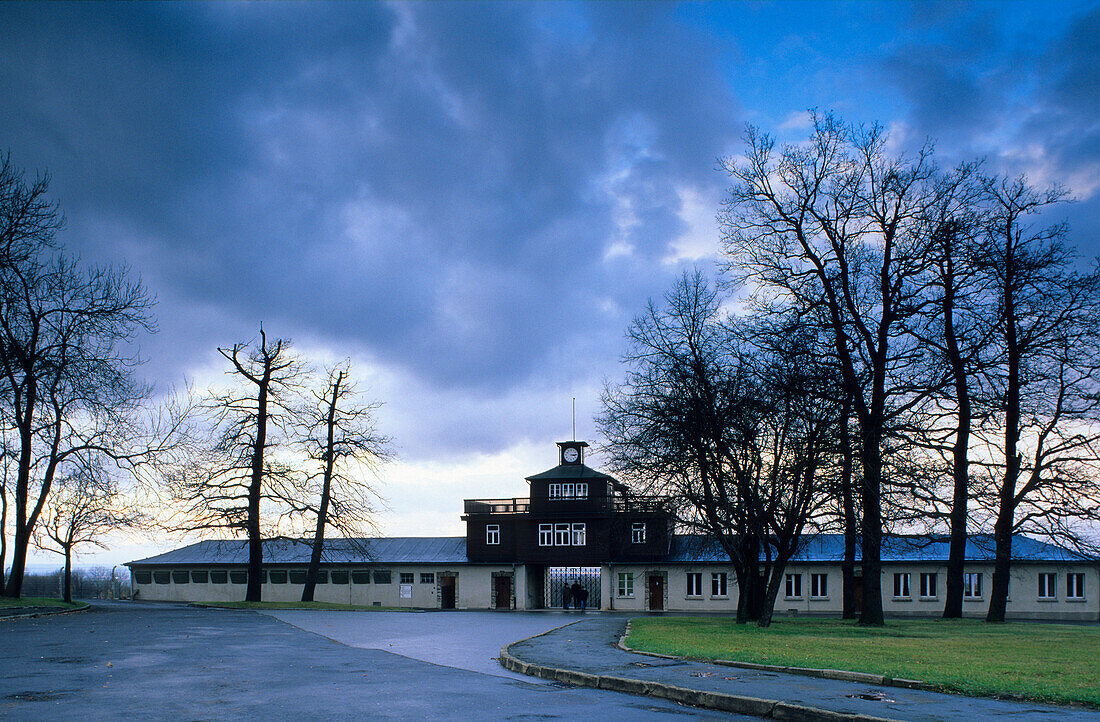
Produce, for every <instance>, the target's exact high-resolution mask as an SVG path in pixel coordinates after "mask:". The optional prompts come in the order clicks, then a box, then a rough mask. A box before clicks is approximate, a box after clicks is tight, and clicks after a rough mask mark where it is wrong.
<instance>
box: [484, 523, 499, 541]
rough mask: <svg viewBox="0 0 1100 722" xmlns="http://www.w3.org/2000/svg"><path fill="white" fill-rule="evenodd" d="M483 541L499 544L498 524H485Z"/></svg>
mask: <svg viewBox="0 0 1100 722" xmlns="http://www.w3.org/2000/svg"><path fill="white" fill-rule="evenodd" d="M485 543H486V544H500V524H486V525H485Z"/></svg>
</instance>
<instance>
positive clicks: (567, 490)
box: [561, 484, 577, 499]
mask: <svg viewBox="0 0 1100 722" xmlns="http://www.w3.org/2000/svg"><path fill="white" fill-rule="evenodd" d="M561 496H562V498H563V499H575V498H577V488H576V485H575V484H562V485H561Z"/></svg>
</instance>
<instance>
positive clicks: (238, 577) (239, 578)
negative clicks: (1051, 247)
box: [229, 570, 248, 584]
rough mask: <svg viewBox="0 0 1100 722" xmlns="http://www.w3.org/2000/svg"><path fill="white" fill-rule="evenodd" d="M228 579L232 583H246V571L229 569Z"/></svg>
mask: <svg viewBox="0 0 1100 722" xmlns="http://www.w3.org/2000/svg"><path fill="white" fill-rule="evenodd" d="M229 581H231V582H233V583H234V584H248V572H242V571H237V570H234V571H231V572H229Z"/></svg>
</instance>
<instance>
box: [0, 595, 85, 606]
mask: <svg viewBox="0 0 1100 722" xmlns="http://www.w3.org/2000/svg"><path fill="white" fill-rule="evenodd" d="M86 606H88V605H87V604H86V603H85V602H73V603H72V604H69V603H67V602H65V601H64V600H62V599H55V598H53V597H20V598H19V599H12V598H11V597H0V608H3V609H9V608H12V607H61V608H62V609H81V608H83V607H86Z"/></svg>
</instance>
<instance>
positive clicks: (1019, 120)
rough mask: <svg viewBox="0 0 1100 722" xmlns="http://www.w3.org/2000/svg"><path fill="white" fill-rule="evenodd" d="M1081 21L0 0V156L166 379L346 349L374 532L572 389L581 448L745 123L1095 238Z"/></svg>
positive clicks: (426, 504)
mask: <svg viewBox="0 0 1100 722" xmlns="http://www.w3.org/2000/svg"><path fill="white" fill-rule="evenodd" d="M1098 38H1100V5H1098V3H1096V2H1064V3H1025V2H1011V1H1009V2H989V3H973V4H965V3H957V2H950V3H933V2H921V3H914V4H907V3H901V2H891V3H883V4H872V3H869V2H859V3H804V2H797V3H759V2H752V3H748V2H746V3H736V4H719V3H701V4H672V3H657V4H643V3H597V4H586V3H535V2H531V3H523V4H519V3H516V4H510V3H487V4H479V3H474V2H463V3H454V4H450V3H442V2H437V3H424V4H419V3H363V4H350V3H336V4H331V5H328V4H320V3H309V4H294V3H278V4H276V3H248V4H244V3H242V4H235V3H216V4H197V3H172V4H163V5H161V4H152V3H150V4H110V5H98V4H85V3H81V4H62V3H51V4H38V3H34V4H27V5H23V4H19V3H3V4H0V149H8V150H10V152H11V154H12V160H13V161H14V162H15V163H16V164H17V165H19V166H22V167H24V168H27V169H29V170H31V171H32V172H33V171H35V170H43V169H48V170H49V172H50V173H51V174H52V175H53V184H52V187H51V190H52V194H53V196H54V197H55V198H56V199H57V200H58V201H59V202H60V203H61V204H62V206H63V208H64V211H65V214H66V217H67V219H68V223H67V227H66V229H65V230H64V231H63V234H62V238H61V240H62V241H63V243H64V244H65V245H66V246H67V248H68V249H69V250H70V251H72V252H75V253H78V254H79V255H80V256H81V257H82V258H83V259H84V260H85V261H87V262H88V263H95V264H127V265H129V266H130V267H132V269H133V270H134V271H135V272H136V273H137V274H139V275H140V277H141V278H142V280H143V281H144V282H145V284H146V285H147V286H148V287H149V288H150V290H151V291H152V292H153V293H154V294H156V296H157V298H158V299H159V303H158V307H157V316H158V319H159V326H160V330H159V333H157V334H156V335H154V336H150V337H146V338H143V339H141V348H142V355H143V356H144V357H145V358H146V360H147V362H146V364H145V366H144V367H142V371H141V372H142V373H143V374H145V375H146V376H148V378H149V379H150V380H152V381H154V382H155V383H156V384H157V387H158V389H160V390H165V389H168V388H170V387H172V386H178V385H180V384H182V383H183V382H184V381H185V380H186V379H189V380H192V381H193V382H194V383H196V384H197V385H199V386H200V387H202V386H205V385H207V384H210V383H217V382H218V381H220V379H221V374H222V372H223V370H224V363H223V362H222V361H223V360H222V359H221V357H220V356H218V355H217V352H216V347H217V346H218V345H226V344H232V343H233V342H236V341H243V340H247V339H249V338H251V337H252V336H254V335H255V333H256V330H257V327H258V325H259V323H260V322H261V321H262V322H263V323H264V327H265V329H267V330H268V331H269V333H271V334H276V335H281V336H286V337H289V338H292V339H293V340H294V342H295V344H296V346H297V347H298V349H299V350H300V351H302V352H303V353H304V354H306V355H307V356H309V357H311V358H314V359H317V360H321V361H323V360H326V359H340V358H344V357H350V358H351V359H352V360H353V364H354V372H355V374H356V376H357V377H358V378H359V379H360V383H361V386H362V387H364V388H365V389H366V390H367V391H368V393H369V394H370V396H372V397H374V398H377V399H379V400H381V401H384V402H385V406H384V407H383V409H382V411H381V412H380V423H381V426H382V427H383V429H384V430H385V431H386V432H387V433H389V434H390V435H392V436H393V437H394V439H395V440H396V442H397V445H398V449H399V453H400V455H401V460H400V461H399V462H398V463H396V464H394V465H392V466H391V467H390V468H389V469H388V470H387V471H386V472H385V481H386V483H385V485H384V487H383V489H382V490H383V493H384V495H385V496H386V497H388V499H389V506H390V509H389V511H387V512H386V513H384V514H383V515H382V516H381V517H380V518H379V522H380V526H381V529H382V531H383V532H384V533H387V534H393V535H436V534H461V533H463V529H462V525H461V522H460V521H459V513H460V510H461V500H462V498H464V497H471V496H513V495H523V494H525V493H526V485H525V483H524V482H523V477H524V476H527V475H529V474H532V473H535V472H538V471H541V470H543V469H545V468H547V467H549V466H552V465H553V464H554V463H556V449H555V447H554V443H553V442H555V441H557V440H561V439H566V438H569V436H570V435H571V430H570V404H571V399H572V398H574V397H575V398H576V399H577V435H578V437H579V438H585V439H588V440H589V441H590V442H593V443H599V441H600V439H599V438H597V437H596V435H595V429H594V424H593V422H592V417H593V416H594V415H595V414H597V413H598V411H599V402H598V396H599V389H600V386H601V382H602V379H604V378H610V379H616V378H618V377H619V376H620V375H621V369H620V368H619V366H618V358H619V355H620V354H621V352H622V351H623V348H624V342H623V334H624V331H625V329H626V328H627V326H628V325H629V323H630V320H631V318H632V316H633V315H634V314H636V313H637V312H639V311H640V310H641V309H642V307H643V305H644V304H645V302H646V301H647V299H649V298H652V297H659V296H660V295H661V294H663V293H664V291H665V290H666V289H667V288H668V287H669V286H670V284H671V283H672V281H673V280H674V279H675V277H676V276H678V275H679V274H680V273H681V272H682V271H683V270H684V269H685V268H690V267H692V266H693V265H697V266H700V267H702V268H704V269H709V268H711V267H712V264H713V262H714V259H715V257H716V254H717V251H718V236H717V233H716V230H715V224H714V214H715V211H716V210H717V206H718V203H719V202H720V201H721V199H722V196H723V192H724V179H723V177H722V176H721V175H720V174H718V173H717V172H716V171H715V159H716V158H717V157H719V156H726V155H731V154H736V153H737V152H738V150H739V149H740V137H741V134H742V132H743V129H744V127H745V124H746V123H751V124H755V125H758V126H760V127H762V128H764V129H765V130H768V131H770V132H772V133H774V134H775V135H777V136H778V137H779V138H780V139H781V140H789V141H797V140H799V139H800V138H802V137H803V136H804V134H805V132H806V123H807V113H806V111H807V109H809V108H820V109H823V110H828V109H831V110H835V111H836V112H837V113H839V114H840V115H841V116H842V117H844V118H845V119H846V120H850V121H855V122H875V121H877V122H880V123H882V124H883V125H885V126H887V127H888V128H890V129H891V131H892V133H893V138H894V140H895V141H896V142H897V143H898V145H899V147H906V146H909V145H913V144H917V143H919V142H921V141H922V140H923V139H925V138H933V139H935V140H936V143H937V152H938V157H939V160H940V161H941V163H943V164H946V165H950V164H953V163H955V162H958V161H960V160H964V159H970V158H973V157H983V158H985V159H986V162H987V164H988V165H987V167H989V168H991V169H994V170H1001V171H1004V172H1009V173H1014V174H1015V173H1026V174H1028V176H1029V178H1031V179H1032V180H1033V181H1036V182H1039V183H1046V182H1054V181H1056V182H1060V183H1063V184H1064V185H1066V186H1067V187H1068V188H1069V189H1070V191H1071V192H1072V193H1073V194H1074V196H1075V197H1076V198H1077V202H1076V203H1074V204H1073V205H1071V206H1067V207H1065V208H1064V209H1063V210H1062V212H1063V213H1064V217H1065V218H1066V219H1068V220H1069V222H1070V223H1071V224H1072V228H1073V238H1074V239H1075V240H1076V241H1077V243H1078V244H1079V246H1080V247H1081V249H1082V251H1083V252H1084V253H1085V254H1089V255H1094V254H1097V253H1100V235H1098V234H1100V124H1098V121H1097V118H1100V107H1098V105H1100V47H1098V46H1100V42H1098V40H1097V39H1098ZM593 463H594V465H596V466H598V465H599V459H598V457H594V458H593ZM175 543H176V542H175V540H172V539H166V538H161V539H159V540H156V541H155V542H150V543H148V544H144V545H130V544H125V543H120V544H118V545H116V546H115V547H114V549H113V551H111V552H107V553H103V554H100V555H99V556H97V557H93V558H91V561H99V562H107V563H115V562H118V561H127V560H129V559H132V558H134V557H135V556H144V551H145V550H152V551H155V550H157V549H162V548H168V547H170V546H172V545H173V544H175ZM47 559H48V558H47ZM41 560H42V561H45V560H46V559H41Z"/></svg>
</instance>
